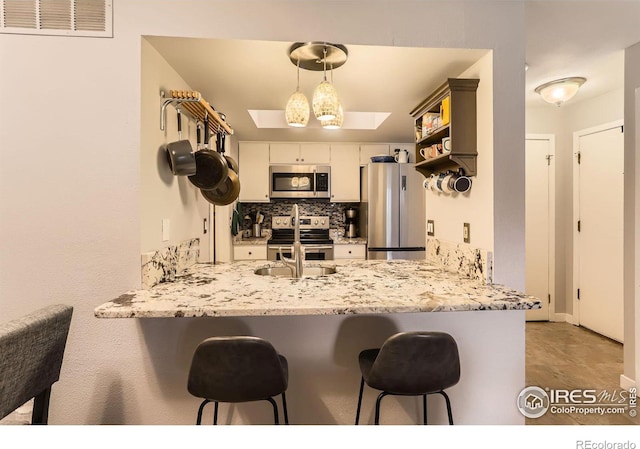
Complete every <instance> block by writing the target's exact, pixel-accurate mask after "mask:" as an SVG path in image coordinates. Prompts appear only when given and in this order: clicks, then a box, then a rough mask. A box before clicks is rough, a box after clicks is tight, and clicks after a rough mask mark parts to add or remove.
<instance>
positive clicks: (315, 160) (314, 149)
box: [300, 143, 331, 165]
mask: <svg viewBox="0 0 640 449" xmlns="http://www.w3.org/2000/svg"><path fill="white" fill-rule="evenodd" d="M300 162H303V163H305V164H323V165H329V164H330V163H331V151H330V150H329V144H327V143H301V144H300Z"/></svg>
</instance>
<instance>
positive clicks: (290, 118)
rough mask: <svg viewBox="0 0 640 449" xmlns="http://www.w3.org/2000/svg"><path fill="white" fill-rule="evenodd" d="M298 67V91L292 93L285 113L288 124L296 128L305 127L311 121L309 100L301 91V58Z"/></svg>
mask: <svg viewBox="0 0 640 449" xmlns="http://www.w3.org/2000/svg"><path fill="white" fill-rule="evenodd" d="M296 65H297V67H298V84H297V86H296V91H295V92H294V93H292V94H291V96H290V97H289V101H287V107H286V108H285V115H286V117H287V125H289V126H293V127H296V128H304V127H305V126H307V124H308V123H309V100H307V97H305V95H304V94H303V93H302V92H300V60H298V63H297V64H296Z"/></svg>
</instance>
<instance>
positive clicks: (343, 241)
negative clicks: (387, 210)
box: [331, 235, 367, 245]
mask: <svg viewBox="0 0 640 449" xmlns="http://www.w3.org/2000/svg"><path fill="white" fill-rule="evenodd" d="M331 239H332V240H333V244H334V245H366V244H367V239H366V238H364V237H344V236H342V235H333V236H331Z"/></svg>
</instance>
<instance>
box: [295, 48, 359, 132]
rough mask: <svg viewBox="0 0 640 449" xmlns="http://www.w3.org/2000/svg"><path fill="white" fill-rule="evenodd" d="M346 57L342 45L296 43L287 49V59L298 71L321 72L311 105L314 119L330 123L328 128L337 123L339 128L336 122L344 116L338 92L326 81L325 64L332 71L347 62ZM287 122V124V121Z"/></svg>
mask: <svg viewBox="0 0 640 449" xmlns="http://www.w3.org/2000/svg"><path fill="white" fill-rule="evenodd" d="M347 55H348V53H347V49H346V47H345V46H344V45H338V44H330V43H327V42H297V43H295V44H293V45H292V46H291V48H290V49H289V59H290V60H291V62H292V63H294V64H296V65H297V66H298V69H300V68H303V69H305V70H312V71H320V70H322V71H323V80H322V82H321V83H320V84H319V85H318V86H317V87H316V89H315V90H314V93H313V98H312V100H311V104H312V107H313V114H314V116H315V117H316V119H318V120H320V121H321V122H323V121H325V122H326V121H331V122H332V123H331V125H329V126H336V124H337V123H338V122H339V125H338V127H339V126H341V125H342V119H339V120H338V118H339V115H344V114H343V112H342V113H341V111H340V109H341V105H340V99H339V97H338V92H337V91H336V89H335V87H334V86H333V84H332V83H331V82H329V81H327V64H328V65H329V67H331V69H332V70H333V69H334V68H338V67H340V66H342V65H343V64H344V63H345V62H347ZM298 84H299V83H298ZM294 95H295V93H294ZM292 97H293V96H292ZM290 101H291V99H290ZM287 106H288V104H287ZM287 110H288V108H287ZM287 122H289V120H288V119H287ZM298 126H303V125H298ZM323 126H324V123H323Z"/></svg>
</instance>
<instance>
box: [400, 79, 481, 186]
mask: <svg viewBox="0 0 640 449" xmlns="http://www.w3.org/2000/svg"><path fill="white" fill-rule="evenodd" d="M479 82H480V80H478V79H463V78H449V79H447V81H446V82H445V83H444V84H442V85H441V86H440V87H439V88H438V89H436V90H435V91H434V92H433V93H432V94H431V95H430V96H429V97H427V98H426V99H425V100H424V101H423V102H422V103H420V104H419V105H418V106H416V107H415V108H414V109H413V110H412V111H411V116H412V117H413V118H414V121H415V134H416V153H415V161H416V164H415V168H416V170H418V171H419V172H420V173H422V174H423V175H424V176H425V177H428V176H429V175H431V174H432V173H436V174H437V173H440V172H443V171H447V170H454V171H458V169H459V168H462V169H463V170H464V173H465V174H466V175H467V176H475V175H476V172H477V166H476V158H477V156H478V151H477V124H476V122H477V121H476V114H477V108H476V90H477V89H478V83H479ZM445 138H448V139H449V142H448V143H449V145H450V152H446V151H444V150H443V151H442V152H441V153H440V152H438V153H435V151H434V152H428V151H426V150H428V149H430V148H433V146H434V145H438V144H439V145H443V139H445ZM421 149H424V150H425V151H424V152H425V153H427V154H425V155H424V156H423V155H422V154H420V150H421ZM429 153H431V154H429Z"/></svg>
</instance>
